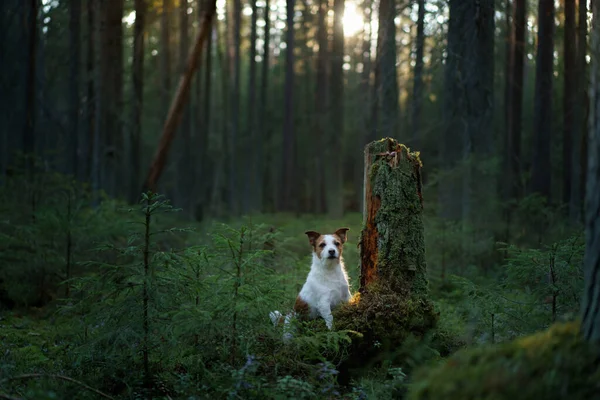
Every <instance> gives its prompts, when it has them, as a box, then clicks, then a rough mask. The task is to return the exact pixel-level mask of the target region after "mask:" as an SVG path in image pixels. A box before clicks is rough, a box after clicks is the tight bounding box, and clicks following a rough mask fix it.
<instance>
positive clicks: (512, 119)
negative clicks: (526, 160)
mask: <svg viewBox="0 0 600 400" xmlns="http://www.w3.org/2000/svg"><path fill="white" fill-rule="evenodd" d="M526 9H527V1H526V0H515V3H514V6H513V13H514V14H513V18H512V21H513V29H512V35H511V37H512V39H511V51H510V54H509V66H510V73H509V77H508V91H509V94H508V101H509V104H508V105H507V113H508V115H507V124H508V130H507V133H506V149H505V157H506V168H505V176H506V181H505V189H506V194H507V196H506V197H507V199H517V198H519V196H520V194H521V185H520V181H521V126H522V122H521V121H522V114H523V71H524V60H525V18H526Z"/></svg>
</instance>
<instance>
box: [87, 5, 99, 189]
mask: <svg viewBox="0 0 600 400" xmlns="http://www.w3.org/2000/svg"><path fill="white" fill-rule="evenodd" d="M93 1H94V0H87V4H86V11H87V19H86V22H87V32H86V33H87V49H86V60H85V70H86V71H85V72H86V86H87V87H86V92H87V94H86V128H87V129H86V135H85V137H86V139H85V142H86V146H85V147H84V148H85V152H84V155H85V160H86V164H85V174H84V177H85V179H88V180H89V181H90V182H92V186H95V185H94V184H93V182H94V180H95V178H94V174H93V173H92V168H93V167H92V164H93V160H94V152H95V150H94V143H95V136H96V131H95V127H96V119H95V111H96V93H95V87H94V76H95V70H94V68H95V65H96V63H95V57H96V53H95V45H94V44H95V38H96V32H95V28H94V24H95V18H94V15H95V7H94V3H93Z"/></svg>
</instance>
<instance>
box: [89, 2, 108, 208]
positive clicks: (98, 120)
mask: <svg viewBox="0 0 600 400" xmlns="http://www.w3.org/2000/svg"><path fill="white" fill-rule="evenodd" d="M89 1H90V7H91V8H93V10H94V18H93V29H92V30H93V32H94V35H93V36H94V37H93V39H92V41H93V43H94V49H95V50H96V51H95V52H94V54H93V55H94V65H93V67H92V68H93V71H94V79H93V89H94V98H93V99H94V112H93V122H94V127H93V133H94V136H93V140H92V173H91V175H92V188H93V190H94V194H95V195H94V204H95V205H97V204H98V202H99V193H98V192H99V190H100V189H102V152H103V149H104V147H103V142H104V127H105V120H104V118H103V113H104V110H103V108H104V106H103V105H104V101H103V98H104V97H105V96H106V93H105V91H104V90H103V86H104V80H103V79H104V77H103V74H102V70H101V68H100V64H101V62H102V51H101V47H102V45H101V39H100V36H101V35H102V23H103V22H102V20H103V16H102V13H103V11H102V6H103V3H101V2H99V1H96V0H89Z"/></svg>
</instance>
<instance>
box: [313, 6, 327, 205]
mask: <svg viewBox="0 0 600 400" xmlns="http://www.w3.org/2000/svg"><path fill="white" fill-rule="evenodd" d="M328 9H329V7H328V6H327V1H326V0H319V10H318V11H317V42H318V44H319V52H318V53H317V71H316V75H317V76H316V78H317V79H316V81H317V82H316V85H317V87H316V88H315V132H314V135H315V136H314V137H315V139H317V140H318V138H324V137H325V135H326V132H327V120H326V116H327V111H328V98H327V92H328V90H327V88H328V82H327V61H328V51H327V47H328V41H327V11H328ZM314 151H315V157H314V158H315V171H323V170H324V161H323V160H324V156H325V155H324V149H323V148H322V147H321V146H316V148H315V150H314ZM314 185H315V201H316V204H315V212H316V213H319V214H321V213H324V212H325V211H326V210H327V195H326V193H325V177H324V176H323V174H317V175H316V176H315V181H314Z"/></svg>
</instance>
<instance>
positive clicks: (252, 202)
mask: <svg viewBox="0 0 600 400" xmlns="http://www.w3.org/2000/svg"><path fill="white" fill-rule="evenodd" d="M256 1H257V0H251V1H250V7H251V8H252V18H251V22H250V60H248V61H249V64H250V76H249V79H248V104H247V107H246V108H247V109H246V116H247V119H246V124H247V127H246V128H247V134H246V138H247V140H249V141H248V142H247V143H248V146H247V148H252V147H254V150H253V151H251V152H246V154H248V155H249V160H248V163H249V164H246V165H248V166H249V168H247V169H246V172H245V174H246V177H245V179H244V197H245V199H246V200H245V201H244V212H245V213H247V212H248V211H256V210H258V209H259V208H258V204H257V199H256V192H257V191H258V190H261V189H260V188H259V187H257V185H256V182H255V177H256V176H257V174H258V171H259V170H260V167H259V163H260V162H261V160H260V159H259V158H258V151H257V150H258V148H259V147H261V146H263V143H262V142H261V141H258V140H257V130H256V126H255V121H256V109H257V108H256V39H257V36H258V35H257V22H258V7H257V6H256Z"/></svg>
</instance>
